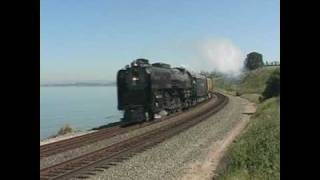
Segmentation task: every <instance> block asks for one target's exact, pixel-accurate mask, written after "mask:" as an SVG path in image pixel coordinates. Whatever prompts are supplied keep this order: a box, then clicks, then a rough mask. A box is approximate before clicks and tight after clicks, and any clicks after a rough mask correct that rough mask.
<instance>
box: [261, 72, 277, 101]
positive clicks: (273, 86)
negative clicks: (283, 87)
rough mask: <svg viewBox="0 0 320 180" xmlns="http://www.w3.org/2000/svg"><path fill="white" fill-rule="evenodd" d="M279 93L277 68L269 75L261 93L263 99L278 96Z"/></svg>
mask: <svg viewBox="0 0 320 180" xmlns="http://www.w3.org/2000/svg"><path fill="white" fill-rule="evenodd" d="M279 94H280V68H277V69H276V70H275V71H274V72H273V73H272V74H271V76H270V77H269V79H268V81H267V83H266V88H265V90H264V92H263V93H262V95H263V97H264V99H268V98H271V97H275V96H278V95H279Z"/></svg>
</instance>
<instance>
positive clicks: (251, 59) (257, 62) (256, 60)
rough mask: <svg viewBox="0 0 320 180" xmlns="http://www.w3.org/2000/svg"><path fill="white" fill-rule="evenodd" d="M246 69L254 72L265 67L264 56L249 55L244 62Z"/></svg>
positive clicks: (258, 54) (257, 54)
mask: <svg viewBox="0 0 320 180" xmlns="http://www.w3.org/2000/svg"><path fill="white" fill-rule="evenodd" d="M244 65H245V68H246V69H248V70H254V69H257V68H259V67H262V66H263V59H262V54H260V53H257V52H252V53H249V54H247V58H246V60H245V61H244Z"/></svg>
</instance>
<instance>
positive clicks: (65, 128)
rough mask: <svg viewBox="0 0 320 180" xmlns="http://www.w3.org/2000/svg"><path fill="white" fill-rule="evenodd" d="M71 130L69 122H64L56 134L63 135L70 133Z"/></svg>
mask: <svg viewBox="0 0 320 180" xmlns="http://www.w3.org/2000/svg"><path fill="white" fill-rule="evenodd" d="M71 132H73V129H72V127H70V125H69V124H66V125H64V126H63V127H62V128H60V130H59V131H58V133H57V135H64V134H67V133H71Z"/></svg>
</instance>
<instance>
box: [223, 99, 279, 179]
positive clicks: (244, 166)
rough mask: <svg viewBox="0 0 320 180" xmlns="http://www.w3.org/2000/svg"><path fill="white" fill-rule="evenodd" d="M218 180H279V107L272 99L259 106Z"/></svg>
mask: <svg viewBox="0 0 320 180" xmlns="http://www.w3.org/2000/svg"><path fill="white" fill-rule="evenodd" d="M225 161H226V163H227V166H226V168H225V169H223V170H222V171H221V172H220V173H219V175H218V178H217V179H224V180H231V179H272V180H273V179H280V107H279V99H277V98H272V99H269V100H267V101H265V102H263V103H262V104H260V105H259V107H258V110H257V113H256V114H255V116H253V117H252V119H251V121H250V123H249V125H248V127H247V130H246V132H245V133H244V134H243V135H242V136H241V137H240V138H239V139H238V140H237V141H236V142H235V143H234V144H233V145H232V146H231V148H230V149H229V151H228V153H227V156H226V157H225Z"/></svg>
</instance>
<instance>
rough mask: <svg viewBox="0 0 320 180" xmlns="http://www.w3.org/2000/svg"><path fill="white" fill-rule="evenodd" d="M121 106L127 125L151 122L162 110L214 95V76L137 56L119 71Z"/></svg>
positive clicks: (124, 121)
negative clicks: (211, 77) (212, 92)
mask: <svg viewBox="0 0 320 180" xmlns="http://www.w3.org/2000/svg"><path fill="white" fill-rule="evenodd" d="M117 87H118V88H117V90H118V109H119V110H123V111H124V117H123V118H122V120H121V121H122V123H123V124H124V125H127V124H131V123H136V122H142V121H149V120H153V119H154V118H155V115H158V114H159V113H160V114H161V112H162V113H165V114H170V113H174V112H177V111H180V110H183V109H188V108H189V107H191V106H194V105H195V104H197V103H198V102H200V101H203V100H205V99H208V98H210V95H211V94H210V92H211V91H212V89H213V82H212V80H211V79H209V78H206V77H204V76H201V75H198V74H192V73H190V72H189V71H187V70H186V69H184V68H171V67H170V65H168V64H164V63H154V64H149V61H148V60H147V59H137V60H134V61H133V62H132V63H131V66H129V65H127V66H126V67H125V69H121V70H119V72H118V74H117Z"/></svg>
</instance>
